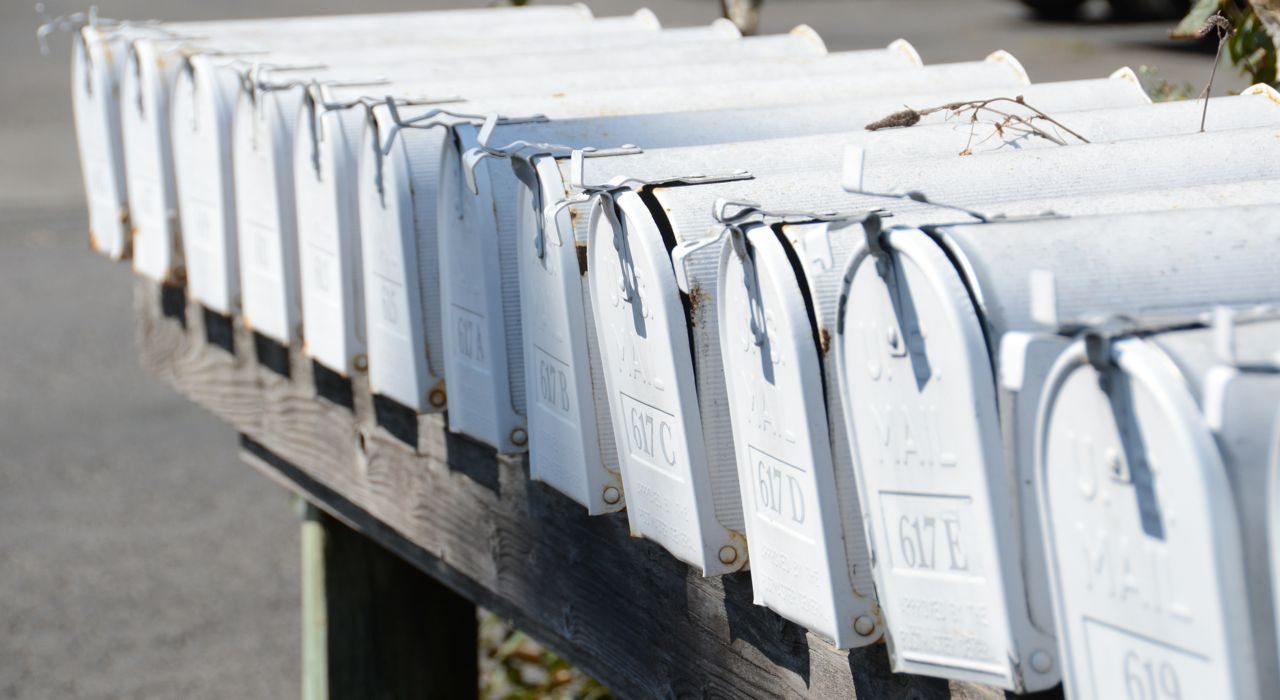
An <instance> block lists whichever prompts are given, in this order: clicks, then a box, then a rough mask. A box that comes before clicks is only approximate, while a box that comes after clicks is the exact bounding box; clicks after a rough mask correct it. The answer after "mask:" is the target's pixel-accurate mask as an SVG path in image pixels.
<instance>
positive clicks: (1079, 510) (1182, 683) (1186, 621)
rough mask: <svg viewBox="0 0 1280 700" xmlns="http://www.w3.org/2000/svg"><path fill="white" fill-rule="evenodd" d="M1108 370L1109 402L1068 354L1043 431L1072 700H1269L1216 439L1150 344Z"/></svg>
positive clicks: (1087, 368) (1076, 352)
mask: <svg viewBox="0 0 1280 700" xmlns="http://www.w3.org/2000/svg"><path fill="white" fill-rule="evenodd" d="M1110 357H1111V361H1112V362H1113V363H1114V364H1115V366H1116V367H1117V369H1114V370H1112V371H1110V372H1108V373H1107V375H1108V376H1107V385H1108V387H1109V388H1108V390H1106V391H1104V390H1103V388H1102V386H1101V384H1100V380H1101V376H1100V374H1099V373H1098V372H1097V371H1095V370H1094V369H1093V368H1092V366H1091V365H1089V364H1088V363H1087V361H1086V359H1085V355H1084V349H1083V345H1082V344H1076V345H1074V346H1072V348H1071V349H1069V350H1068V351H1067V352H1066V353H1064V355H1063V357H1062V358H1061V359H1060V360H1059V362H1058V363H1057V365H1056V366H1055V368H1054V370H1053V372H1052V374H1051V375H1050V377H1049V380H1048V382H1047V388H1046V390H1045V394H1044V400H1043V403H1042V404H1041V411H1040V416H1041V418H1040V425H1039V429H1038V431H1037V464H1036V476H1037V479H1038V482H1039V484H1038V487H1037V488H1038V492H1039V494H1040V512H1041V514H1042V518H1043V520H1044V523H1043V529H1044V533H1045V546H1046V549H1047V550H1048V559H1049V569H1050V581H1051V582H1052V586H1053V591H1054V599H1055V600H1054V603H1055V605H1054V607H1055V615H1056V618H1057V626H1058V636H1059V642H1060V645H1061V649H1062V653H1063V679H1064V682H1065V684H1066V689H1067V691H1068V694H1070V695H1071V696H1072V697H1099V698H1102V697H1148V698H1165V697H1183V698H1189V697H1231V698H1253V697H1258V689H1257V679H1256V675H1255V669H1254V661H1253V649H1252V645H1251V643H1250V633H1249V615H1250V611H1249V606H1248V603H1247V600H1248V598H1247V597H1246V590H1245V584H1244V562H1243V557H1242V555H1241V549H1240V534H1239V528H1238V526H1237V520H1236V511H1235V507H1234V505H1233V502H1232V497H1231V487H1230V484H1229V482H1228V479H1227V474H1226V472H1225V469H1224V467H1223V462H1222V460H1221V457H1220V455H1219V453H1218V449H1217V446H1216V445H1215V442H1214V437H1213V434H1212V433H1211V432H1210V430H1209V428H1208V426H1207V425H1206V423H1205V421H1204V418H1203V417H1202V416H1201V414H1200V411H1199V409H1198V407H1197V405H1196V402H1195V399H1194V398H1193V397H1192V396H1191V394H1190V392H1189V391H1188V389H1187V385H1186V382H1185V380H1184V379H1183V377H1182V376H1181V374H1180V373H1179V372H1178V370H1177V368H1176V367H1175V366H1174V365H1173V363H1172V362H1170V361H1169V359H1168V358H1167V356H1165V355H1164V354H1163V353H1161V352H1159V351H1158V350H1156V349H1155V347H1154V346H1153V345H1151V344H1149V343H1147V342H1146V341H1143V340H1123V341H1120V342H1118V343H1116V344H1115V346H1114V348H1113V351H1112V352H1111V353H1110ZM1122 435H1123V436H1124V438H1122V437H1121V436H1122ZM1126 693H1127V695H1126Z"/></svg>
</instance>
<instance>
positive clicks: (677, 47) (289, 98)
mask: <svg viewBox="0 0 1280 700" xmlns="http://www.w3.org/2000/svg"><path fill="white" fill-rule="evenodd" d="M719 31H721V29H718V28H714V27H713V28H712V32H719ZM797 35H800V36H799V37H794V38H796V40H797V41H791V42H788V45H790V46H791V47H792V49H794V50H795V52H796V54H797V55H795V56H777V55H776V52H777V50H778V46H777V44H778V42H759V41H753V42H749V44H748V45H745V46H741V47H740V50H739V51H733V52H732V54H733V55H735V56H736V59H737V60H733V61H731V63H704V64H699V65H692V67H687V68H685V69H682V70H680V72H678V73H677V74H676V76H675V77H673V76H672V72H671V70H669V68H667V67H666V65H668V64H673V63H676V61H677V59H678V58H681V56H684V55H687V54H692V55H694V56H701V58H707V56H708V54H709V52H708V50H707V47H705V46H699V45H698V44H695V42H689V41H682V42H671V44H657V45H652V46H650V47H649V50H648V52H649V55H652V56H655V58H654V60H653V65H648V64H646V67H645V69H644V70H643V72H636V73H632V74H631V76H630V82H631V83H632V84H639V86H643V84H666V83H685V82H689V83H701V82H721V81H727V79H730V78H732V77H735V76H741V74H742V73H744V72H746V70H748V68H753V69H754V72H759V73H764V74H772V76H787V74H797V73H799V72H801V70H804V72H813V73H819V74H826V73H836V72H840V73H844V72H847V70H852V69H856V68H859V67H868V68H876V67H881V65H904V64H905V63H906V59H905V56H904V54H902V52H901V51H896V50H877V51H845V52H838V54H822V52H819V51H822V50H823V49H822V47H820V44H815V38H814V36H813V32H812V29H806V28H804V29H800V31H797ZM558 42H559V40H558V37H557V38H554V40H545V41H544V46H545V47H547V49H548V50H554V49H557V45H558ZM485 44H486V45H488V46H489V49H488V50H489V51H500V50H504V46H503V44H504V42H499V44H494V40H492V38H489V40H485ZM714 44H717V45H718V44H723V40H716V42H714ZM756 46H759V47H760V49H762V50H763V51H764V52H765V56H763V58H760V59H758V60H746V55H749V51H748V49H754V47H756ZM608 54H609V51H603V50H600V51H586V52H577V54H567V52H561V54H559V55H561V56H562V60H561V67H562V68H570V67H573V65H577V63H579V61H586V63H590V61H591V60H593V56H598V58H599V59H602V60H604V59H607V58H608ZM429 58H431V56H429V55H417V58H416V61H415V63H411V64H408V65H410V67H411V69H412V72H413V73H416V74H419V76H421V74H422V73H428V74H430V73H433V70H425V69H421V68H420V65H421V63H424V61H425V60H428V59H429ZM434 58H435V59H436V60H438V65H436V69H435V70H434V73H436V74H438V76H440V78H439V79H436V81H428V82H424V83H413V84H410V83H397V86H398V87H397V88H398V90H407V91H411V93H412V92H413V91H422V90H433V91H439V92H438V93H442V95H460V93H465V95H467V96H468V97H475V99H480V97H483V96H485V95H492V96H494V97H498V96H508V95H522V93H527V95H563V93H573V92H581V91H584V90H589V88H593V87H596V86H599V84H603V82H604V79H605V74H607V73H608V72H609V69H603V70H594V72H588V70H575V72H571V73H568V74H563V73H559V72H545V73H532V74H524V73H520V72H511V73H509V74H506V73H504V74H498V76H484V77H485V78H488V79H481V74H475V76H470V77H467V76H468V72H467V70H454V69H453V60H454V56H453V54H452V52H451V51H443V52H442V54H440V55H439V56H434ZM801 59H803V60H801ZM284 78H285V83H287V84H288V83H292V82H294V81H297V79H298V78H297V76H296V74H294V72H288V73H287V74H285V76H284ZM301 92H302V91H301V88H294V90H269V91H266V92H264V93H261V95H259V96H257V97H256V100H252V104H253V109H252V113H253V115H255V118H259V119H268V120H271V122H274V120H276V119H283V120H284V122H285V128H284V129H282V131H279V132H275V133H274V136H270V137H269V138H273V139H276V141H278V139H280V138H287V139H288V142H287V143H274V145H273V148H274V150H278V151H279V152H282V154H287V155H288V160H282V161H276V163H275V168H283V166H287V168H289V169H291V170H292V165H293V160H292V148H293V138H294V134H293V127H294V115H297V114H298V106H300V102H301ZM554 100H556V97H553V99H552V101H554ZM241 102H242V104H248V102H251V100H250V97H248V96H247V95H242V96H241ZM238 114H239V115H247V114H248V113H246V111H244V110H239V111H238ZM236 131H239V122H237V125H236V127H233V132H236ZM246 142H247V141H244V139H242V141H241V143H246ZM273 148H268V150H273ZM239 160H242V159H241V156H239V154H238V152H237V155H234V156H233V161H237V168H238V166H239V165H238V161H239ZM264 165H265V163H264ZM288 177H289V178H292V175H288ZM256 184H257V186H262V184H265V183H262V182H259V183H256ZM237 188H238V189H237V202H238V206H241V205H243V203H244V202H243V200H242V196H247V197H253V198H278V200H279V201H280V203H279V209H284V207H293V206H294V198H293V195H292V189H289V191H284V189H279V191H274V189H262V188H239V184H237ZM250 206H252V205H250ZM284 223H285V220H284V219H282V225H283V224H284ZM246 233H247V232H244V230H239V232H238V235H239V238H241V244H242V246H244V244H248V243H247V242H246V241H244V235H246ZM252 234H253V235H264V237H276V238H279V239H282V241H284V242H285V244H289V242H294V241H296V234H294V232H293V230H283V229H279V230H269V229H262V228H259V229H255V230H253V232H252ZM293 244H294V246H296V243H293ZM246 255H247V253H243V252H242V253H241V257H242V260H243V259H244V256H246ZM275 260H278V261H280V262H282V264H283V262H288V260H289V259H288V257H285V256H280V257H278V259H275ZM242 278H244V279H247V275H243V274H242ZM275 279H276V280H278V282H279V283H284V284H292V285H294V287H296V285H297V273H296V267H288V266H287V267H285V269H284V270H282V274H278V275H276V276H275ZM268 298H275V299H282V301H283V299H285V298H287V297H285V296H282V294H279V293H276V292H273V294H271V296H270V297H261V299H268ZM242 302H243V305H244V315H246V319H248V320H250V321H251V322H253V325H255V326H256V328H259V329H260V330H261V331H262V333H265V334H266V335H269V337H270V338H273V339H275V340H279V342H282V343H288V342H289V339H288V338H287V337H276V335H275V333H276V329H275V328H271V326H266V325H262V324H261V322H260V321H259V320H256V319H253V315H255V311H253V307H256V306H257V305H259V303H260V297H256V296H255V294H253V293H251V292H250V290H248V289H246V293H244V297H243V299H242ZM257 314H259V315H262V314H261V312H257ZM268 314H269V315H276V316H285V317H287V320H288V324H287V328H291V329H293V328H297V326H300V322H298V321H300V319H297V307H296V306H291V307H289V308H285V310H271V311H269V312H268ZM296 319H297V320H296ZM282 328H284V326H282Z"/></svg>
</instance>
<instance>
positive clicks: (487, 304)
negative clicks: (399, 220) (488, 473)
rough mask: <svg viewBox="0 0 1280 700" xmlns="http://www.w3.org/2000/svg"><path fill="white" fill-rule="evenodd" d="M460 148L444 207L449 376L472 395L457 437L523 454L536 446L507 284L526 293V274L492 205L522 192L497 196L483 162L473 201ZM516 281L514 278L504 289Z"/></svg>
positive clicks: (445, 183) (453, 415) (446, 173)
mask: <svg viewBox="0 0 1280 700" xmlns="http://www.w3.org/2000/svg"><path fill="white" fill-rule="evenodd" d="M470 131H471V133H474V130H470ZM472 142H474V140H472ZM456 148H457V146H456V145H455V144H446V153H445V156H444V166H443V168H442V169H441V179H440V199H439V202H438V219H439V222H440V224H439V246H440V259H439V261H438V264H439V265H440V285H441V291H442V295H441V296H442V299H441V306H442V309H441V311H442V313H443V317H444V361H445V377H446V379H447V381H448V382H449V384H450V385H451V386H457V387H463V388H465V394H455V395H454V396H453V397H451V400H450V401H449V430H451V431H453V432H455V433H462V434H464V435H469V436H471V437H473V438H475V439H477V440H480V441H482V442H485V443H487V444H489V445H492V446H494V447H496V448H497V449H498V451H499V452H504V453H513V452H522V451H524V450H525V446H526V445H527V444H528V433H527V432H526V428H525V421H524V415H523V410H524V375H523V374H520V375H518V379H519V386H520V391H519V394H518V395H517V394H516V392H513V391H512V390H511V389H512V383H511V382H512V380H513V379H515V377H513V376H512V372H513V370H514V368H513V367H512V366H511V364H512V363H511V362H510V360H511V359H512V358H511V357H510V354H509V353H508V349H509V343H512V342H514V343H515V348H516V350H517V351H519V350H520V345H519V344H520V322H519V303H520V302H519V296H518V294H513V295H511V297H512V298H511V301H513V302H514V303H515V308H508V307H507V306H506V303H507V301H508V299H507V298H506V295H504V294H503V286H504V284H509V285H510V286H511V287H512V288H513V289H515V290H518V289H519V285H518V284H517V283H516V280H515V279H514V277H515V276H516V275H517V274H518V272H517V271H516V270H515V269H510V270H508V269H507V265H506V264H504V263H510V264H512V265H514V262H515V251H514V250H512V251H504V250H503V247H504V246H506V245H508V244H513V243H514V242H513V241H510V240H501V239H500V237H499V235H498V225H499V224H498V220H497V212H495V211H494V207H492V206H485V203H486V202H493V201H495V199H501V198H502V197H504V196H511V197H514V196H515V191H514V187H512V188H504V190H506V191H503V192H494V191H492V190H491V187H492V184H493V183H492V180H491V178H490V177H489V175H488V168H490V167H495V166H493V165H491V164H490V163H488V162H481V163H480V164H479V165H478V166H477V168H476V173H475V179H476V184H477V186H478V187H479V192H478V194H475V195H473V194H472V193H471V191H470V190H469V189H467V186H466V184H465V183H464V179H463V174H462V168H461V165H460V157H459V155H458V153H457V152H456V150H454V149H456ZM449 151H453V152H449ZM498 165H499V166H501V167H504V168H505V167H508V166H507V165H506V164H505V163H500V164H498ZM502 182H506V180H505V179H504V180H502ZM504 209H505V211H508V212H510V211H512V208H510V207H506V208H504ZM512 223H514V222H512ZM508 274H510V275H511V277H512V279H510V280H509V281H506V282H504V280H505V278H506V276H507V275H508ZM522 354H523V353H518V355H517V357H516V358H515V360H516V361H515V364H521V363H522V362H523V357H521V356H520V355H522Z"/></svg>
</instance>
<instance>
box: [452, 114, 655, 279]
mask: <svg viewBox="0 0 1280 700" xmlns="http://www.w3.org/2000/svg"><path fill="white" fill-rule="evenodd" d="M545 121H548V119H547V118H546V117H545V116H542V115H537V116H535V117H532V118H529V119H518V120H513V119H506V120H503V119H501V118H499V117H498V115H497V114H489V115H488V116H487V117H485V120H484V123H483V124H482V125H481V126H480V133H479V134H477V135H476V143H477V144H478V145H477V146H476V147H474V148H470V149H467V152H466V153H464V154H463V155H462V167H463V170H462V172H463V176H464V177H465V178H466V182H467V189H469V190H471V194H479V186H478V184H477V183H476V173H475V171H476V168H477V167H478V166H479V164H480V161H482V160H484V159H485V158H510V159H512V160H514V159H516V158H521V157H523V158H524V159H525V160H526V161H528V162H531V161H532V160H533V159H534V158H537V157H538V156H548V155H549V156H564V155H570V154H572V153H575V152H576V151H575V149H574V147H573V146H566V145H562V144H558V143H534V142H531V141H524V140H516V141H512V142H510V143H508V144H507V145H505V146H493V145H491V144H490V143H489V142H490V141H491V140H492V139H493V130H494V129H495V128H497V126H498V125H499V124H514V123H527V122H545ZM577 150H582V151H590V152H591V153H592V155H593V156H621V155H633V154H636V153H640V152H641V150H640V149H639V148H637V147H636V146H634V145H632V144H623V145H622V146H619V147H617V148H608V149H598V148H593V147H588V148H581V149H577ZM539 209H541V207H539ZM539 257H541V256H539Z"/></svg>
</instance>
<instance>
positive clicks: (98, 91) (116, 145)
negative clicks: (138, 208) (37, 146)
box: [71, 27, 129, 260]
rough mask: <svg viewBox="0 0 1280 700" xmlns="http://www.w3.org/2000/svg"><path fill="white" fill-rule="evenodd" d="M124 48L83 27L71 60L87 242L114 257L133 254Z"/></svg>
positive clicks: (93, 30)
mask: <svg viewBox="0 0 1280 700" xmlns="http://www.w3.org/2000/svg"><path fill="white" fill-rule="evenodd" d="M108 43H110V44H111V45H110V46H108ZM123 51H124V42H123V40H121V39H107V38H106V37H104V36H103V35H101V34H100V33H99V32H98V30H97V29H96V28H94V27H83V28H82V29H81V30H80V31H79V32H78V33H77V34H76V37H75V48H74V52H73V54H72V62H71V102H72V109H73V110H74V112H75V122H76V140H77V142H78V144H79V147H80V168H81V172H82V174H83V175H84V186H85V196H86V200H87V201H88V205H89V242H90V244H91V245H92V246H93V249H94V250H96V251H98V252H99V253H102V254H103V255H106V256H108V257H110V258H112V259H115V260H119V259H120V258H123V257H126V256H127V255H128V254H129V247H128V244H129V239H128V228H129V210H128V203H127V201H126V197H125V183H124V160H123V157H122V152H121V148H122V146H121V142H120V141H121V138H120V108H119V103H118V101H117V99H116V92H115V91H116V81H115V77H114V76H115V75H116V73H118V72H119V69H118V67H117V66H116V65H115V64H116V62H118V63H119V64H120V65H123Z"/></svg>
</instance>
